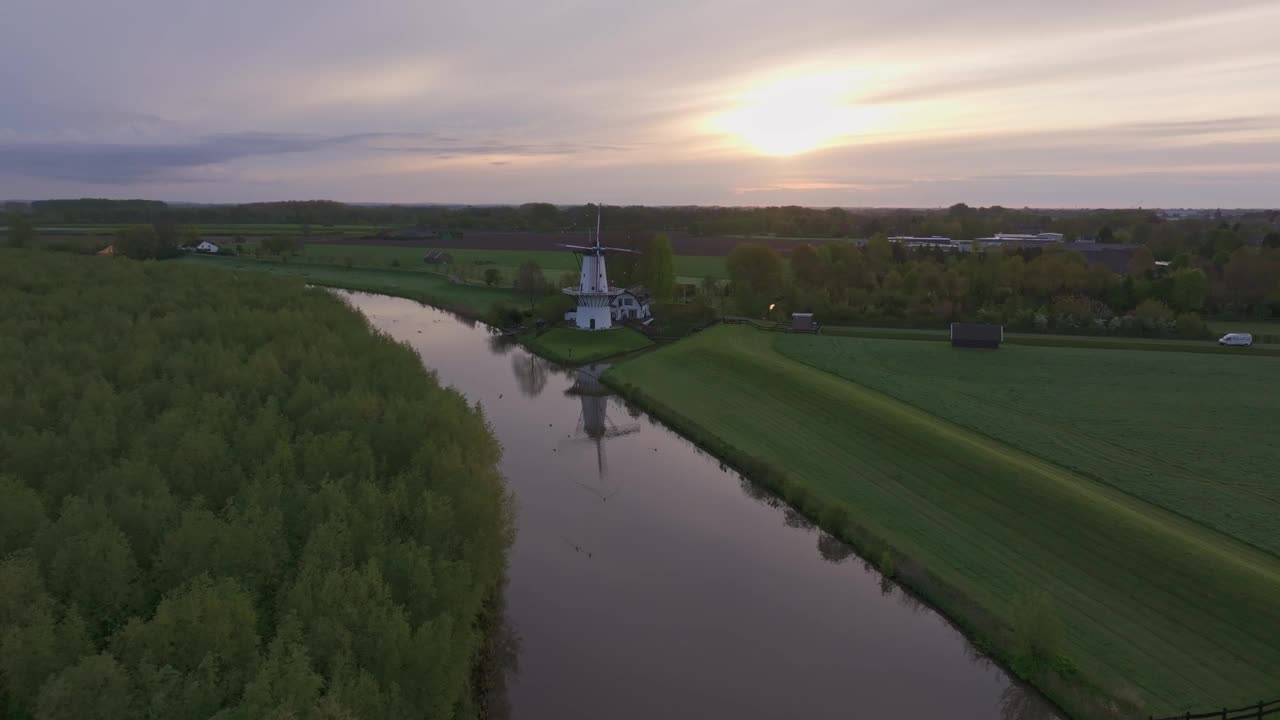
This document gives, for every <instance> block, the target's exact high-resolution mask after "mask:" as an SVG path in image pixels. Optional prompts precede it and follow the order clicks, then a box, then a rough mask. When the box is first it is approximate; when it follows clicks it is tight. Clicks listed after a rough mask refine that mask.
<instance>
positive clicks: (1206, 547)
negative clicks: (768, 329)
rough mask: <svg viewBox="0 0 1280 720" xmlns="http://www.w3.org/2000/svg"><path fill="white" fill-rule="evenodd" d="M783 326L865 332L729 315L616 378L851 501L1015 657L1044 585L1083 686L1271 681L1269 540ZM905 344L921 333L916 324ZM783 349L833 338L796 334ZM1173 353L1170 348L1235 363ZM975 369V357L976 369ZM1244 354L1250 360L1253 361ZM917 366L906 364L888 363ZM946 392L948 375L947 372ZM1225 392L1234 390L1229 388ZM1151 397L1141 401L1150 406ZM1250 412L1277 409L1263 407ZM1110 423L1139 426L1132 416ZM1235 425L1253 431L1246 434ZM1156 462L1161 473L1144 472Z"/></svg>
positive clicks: (1062, 693)
mask: <svg viewBox="0 0 1280 720" xmlns="http://www.w3.org/2000/svg"><path fill="white" fill-rule="evenodd" d="M775 339H777V340H778V342H779V344H780V345H781V346H786V345H788V344H789V343H791V342H793V341H810V340H815V341H817V342H819V343H825V342H844V343H854V344H856V343H858V342H868V341H853V340H828V339H824V338H808V337H803V338H801V337H792V336H777V335H775V334H773V333H765V332H759V331H756V330H752V329H749V328H745V327H733V326H721V327H716V328H713V329H711V330H708V331H705V332H703V333H700V334H698V335H695V336H693V337H691V338H688V339H686V340H682V341H680V342H677V343H674V344H672V345H670V346H668V347H665V348H662V349H659V350H656V351H654V352H652V353H648V354H646V355H643V356H640V357H637V358H634V359H631V360H628V361H626V362H624V363H622V364H620V365H618V366H616V367H615V368H614V369H613V370H610V371H609V373H607V375H606V379H607V380H608V381H609V382H610V383H611V384H614V385H617V386H620V387H622V389H623V391H624V392H625V393H626V394H628V395H630V396H631V397H633V398H636V399H638V400H640V401H641V402H642V404H644V405H646V406H648V407H650V408H652V409H654V410H655V411H656V412H657V413H658V414H659V415H661V416H664V417H665V418H666V419H668V420H669V421H672V422H673V424H676V425H678V426H680V427H681V429H683V430H685V431H687V432H690V433H691V434H692V436H693V437H701V438H702V440H703V441H704V442H708V444H712V445H716V446H718V447H720V448H721V449H722V451H723V450H724V448H730V449H731V452H728V453H727V454H728V455H730V456H731V457H730V458H729V459H730V460H733V461H735V462H739V463H742V462H744V461H751V462H763V463H768V464H769V465H771V466H772V467H776V468H782V469H783V472H784V474H785V477H786V478H787V479H788V481H789V482H792V483H795V484H798V485H799V486H802V487H803V488H804V489H806V490H807V493H808V494H811V495H812V496H813V498H814V500H815V502H813V503H810V502H808V501H807V500H806V502H805V503H804V505H805V507H807V508H810V507H812V506H813V505H815V504H816V505H817V506H818V507H819V508H821V514H820V517H823V518H830V517H836V518H839V517H842V515H841V514H840V513H834V514H833V513H831V512H830V511H831V510H832V509H839V510H840V511H841V512H842V513H844V515H843V516H844V517H847V518H849V520H851V521H852V523H853V525H855V526H857V527H859V528H861V529H862V531H865V532H866V533H868V534H870V535H872V536H874V537H876V538H879V539H881V540H883V541H884V542H885V543H887V545H888V546H889V547H891V548H892V549H893V550H894V552H895V553H896V554H900V556H901V557H903V558H906V559H909V560H910V561H911V562H912V563H916V564H918V565H919V566H921V567H923V569H924V570H925V571H927V573H929V574H931V575H932V576H933V577H934V578H936V579H937V581H938V582H939V583H940V584H941V585H942V586H943V587H944V588H945V589H947V590H948V591H954V593H955V594H958V596H959V597H960V598H962V599H961V600H956V599H954V597H953V596H952V593H951V592H933V590H934V589H933V588H930V587H928V583H924V584H925V585H926V587H923V588H920V589H922V591H924V592H925V594H926V596H928V597H929V598H930V599H931V600H933V601H934V602H935V603H936V604H938V605H939V606H940V608H941V609H942V610H943V611H944V612H947V613H948V614H950V615H952V616H953V617H955V618H957V619H958V620H959V621H960V622H961V623H962V624H965V625H966V626H968V627H970V628H971V629H973V628H976V629H977V631H978V632H980V633H981V634H982V635H984V636H986V637H988V638H989V639H990V641H991V642H992V643H993V647H994V648H995V650H996V651H997V654H1001V655H1002V656H1004V657H1006V658H1008V657H1010V655H1011V653H1012V652H1013V651H1012V648H1013V647H1015V646H1016V642H1017V638H1016V637H1012V636H1011V635H1010V634H1009V632H1008V626H1009V619H1010V618H1011V617H1012V616H1013V615H1014V614H1015V608H1016V607H1018V606H1019V603H1020V602H1021V598H1024V597H1026V596H1028V595H1030V594H1034V593H1035V592H1037V591H1040V590H1044V591H1047V592H1048V593H1050V595H1051V597H1052V602H1053V608H1054V611H1055V612H1056V614H1057V615H1058V617H1059V618H1060V619H1061V623H1062V627H1063V628H1064V634H1063V636H1062V640H1061V648H1060V651H1059V654H1060V655H1061V656H1063V657H1065V658H1066V659H1067V661H1069V665H1068V667H1072V668H1074V669H1075V671H1076V672H1077V673H1078V678H1079V679H1080V680H1081V681H1082V682H1083V684H1084V686H1086V687H1087V686H1093V687H1096V688H1098V689H1099V690H1100V691H1101V694H1102V695H1103V696H1105V697H1110V698H1112V699H1116V700H1118V702H1119V703H1120V704H1121V707H1122V708H1123V712H1121V713H1120V714H1119V716H1124V714H1125V713H1132V712H1133V711H1138V712H1141V713H1144V714H1145V713H1148V712H1149V713H1154V714H1157V715H1159V714H1165V713H1173V712H1183V711H1185V710H1186V709H1188V708H1199V707H1206V706H1208V707H1212V706H1222V705H1224V704H1225V705H1232V706H1234V705H1239V704H1243V703H1246V702H1255V701H1256V699H1257V698H1261V697H1269V696H1270V695H1273V694H1274V693H1275V690H1276V688H1275V678H1276V677H1280V603H1277V602H1275V598H1276V597H1280V559H1278V558H1277V557H1276V556H1274V555H1271V554H1268V553H1266V552H1263V551H1261V550H1258V549H1257V548H1255V547H1251V546H1248V545H1245V544H1244V543H1241V542H1239V541H1237V540H1235V539H1234V538H1232V537H1230V536H1228V535H1225V534H1223V533H1219V532H1216V531H1214V530H1211V529H1209V528H1207V527H1205V526H1203V525H1201V524H1198V523H1195V522H1192V521H1190V520H1188V519H1186V518H1184V517H1182V516H1180V515H1176V514H1174V513H1170V512H1168V511H1165V510H1163V509H1162V508H1160V507H1157V506H1155V505H1153V504H1150V503H1147V502H1144V501H1142V500H1139V499H1138V498H1136V497H1134V496H1132V495H1129V494H1126V493H1122V492H1119V491H1117V490H1115V489H1114V488H1113V487H1111V486H1109V485H1106V484H1103V483H1099V482H1097V481H1094V480H1092V479H1090V478H1089V477H1087V476H1086V475H1084V474H1082V473H1080V472H1076V471H1073V470H1072V469H1071V468H1069V467H1064V466H1062V465H1057V464H1053V463H1050V462H1047V461H1045V460H1044V459H1041V458H1039V457H1036V456H1035V455H1033V454H1031V453H1029V452H1026V451H1024V450H1023V449H1021V448H1018V447H1012V446H1010V445H1006V444H1003V443H1000V442H997V441H996V440H994V439H992V437H990V436H989V435H988V434H985V433H986V431H985V430H984V434H979V433H977V432H974V431H972V430H970V429H968V428H965V427H962V426H960V425H958V424H956V423H953V422H949V421H948V420H947V419H945V418H944V417H941V416H939V415H935V414H932V413H929V412H926V411H925V410H922V409H920V408H918V407H914V406H912V405H910V404H908V403H905V402H902V401H899V400H897V399H895V398H894V397H891V396H890V395H888V394H885V393H883V392H880V391H877V390H875V389H872V388H871V387H868V386H865V385H862V384H859V383H855V382H852V381H849V380H846V379H844V378H841V377H838V376H837V375H835V374H832V373H828V372H825V371H823V370H819V369H817V368H816V367H813V366H811V365H809V364H806V363H804V362H800V361H798V360H795V359H792V358H790V357H787V356H786V355H784V354H783V353H781V352H778V350H776V349H775V347H774V341H775ZM876 342H877V343H881V342H888V341H876ZM906 347H909V348H911V349H915V350H921V349H925V348H926V346H925V345H924V344H922V343H906ZM785 349H787V350H788V351H789V352H791V353H793V354H809V355H812V354H817V355H821V354H822V353H824V352H828V353H829V352H831V351H830V349H829V348H827V347H826V346H823V345H819V346H813V347H810V346H806V345H804V344H803V343H802V344H800V345H796V346H792V347H788V348H785ZM948 349H949V348H948ZM999 352H1000V353H1002V354H1003V353H1006V352H1008V354H1009V355H1018V354H1021V353H1030V352H1032V351H1031V350H1030V349H1019V351H1018V352H1009V351H1008V350H1007V349H1005V350H1001V351H999ZM1080 352H1083V353H1087V354H1089V355H1092V356H1094V357H1096V358H1099V359H1101V360H1102V361H1106V358H1108V357H1110V356H1113V355H1116V356H1122V357H1117V358H1116V359H1115V360H1114V361H1113V362H1116V363H1121V362H1125V361H1128V362H1134V359H1133V358H1132V357H1131V355H1138V356H1139V361H1138V364H1142V363H1145V362H1147V361H1155V360H1157V359H1159V358H1163V357H1164V356H1165V355H1166V354H1162V353H1141V354H1130V353H1117V352H1106V353H1101V352H1099V353H1092V352H1090V351H1080ZM1168 355H1169V357H1170V358H1171V360H1170V362H1172V361H1173V360H1182V361H1187V362H1192V363H1194V362H1196V361H1204V362H1213V363H1215V364H1216V366H1218V367H1229V366H1232V365H1236V364H1241V363H1236V362H1234V361H1232V362H1228V361H1225V360H1217V359H1214V358H1212V357H1211V356H1206V357H1204V358H1201V356H1195V355H1186V354H1181V353H1178V354H1168ZM975 356H980V357H990V355H989V354H986V353H979V354H975ZM1013 359H1018V358H1016V357H1015V358H1013ZM1010 362H1012V360H1010ZM1250 362H1251V361H1250ZM1256 362H1259V363H1266V364H1269V363H1271V362H1272V361H1269V360H1260V361H1256ZM885 372H888V371H885ZM968 372H969V375H970V376H972V375H975V374H979V373H980V372H982V369H981V368H973V367H969V368H968ZM1080 372H1083V370H1081V371H1080ZM1168 372H1169V373H1173V372H1175V371H1174V370H1173V369H1169V370H1168ZM1224 372H1227V373H1228V376H1227V377H1228V378H1230V380H1222V381H1220V382H1221V383H1222V384H1224V385H1226V384H1228V383H1232V384H1239V383H1243V382H1247V381H1248V378H1249V377H1252V375H1250V373H1253V372H1262V370H1256V371H1255V370H1254V369H1247V368H1237V369H1236V370H1230V369H1228V370H1225V371H1224ZM1236 373H1244V376H1243V379H1242V378H1241V376H1239V375H1237V374H1236ZM1076 379H1077V384H1078V382H1079V380H1080V378H1076ZM906 380H907V378H904V377H902V376H898V377H897V378H896V379H890V380H885V381H884V382H885V383H886V386H888V385H891V384H893V383H898V384H904V383H905V382H906ZM1166 381H1168V378H1166ZM927 384H928V383H927V382H922V383H921V385H925V386H927ZM1156 385H1158V383H1156V382H1155V381H1152V384H1150V385H1141V386H1137V387H1135V388H1134V389H1133V391H1132V392H1131V394H1129V395H1127V396H1126V397H1128V398H1129V400H1130V401H1133V400H1134V394H1135V393H1139V392H1141V391H1143V389H1144V388H1146V389H1149V388H1150V387H1153V386H1156ZM1072 387H1073V388H1074V389H1076V390H1078V387H1076V386H1075V385H1073V386H1072ZM891 389H892V388H891ZM1256 389H1257V388H1256V386H1253V390H1254V391H1255V392H1256ZM921 392H925V391H924V390H921ZM933 392H935V393H939V394H942V393H944V392H952V391H949V390H939V389H938V388H936V387H935V388H934V390H933ZM1238 392H1239V393H1243V392H1244V391H1243V390H1242V391H1238ZM1230 394H1231V396H1232V397H1237V396H1238V395H1237V391H1235V390H1232V391H1231V393H1230ZM1103 395H1104V394H1103V393H1099V394H1098V396H1097V397H1098V398H1102V397H1103ZM1112 398H1113V399H1115V395H1114V394H1113V396H1112ZM1202 400H1203V398H1202ZM1096 401H1097V402H1101V400H1096ZM1255 405H1256V403H1255ZM1163 411H1164V412H1169V409H1168V408H1167V407H1166V408H1163ZM1143 412H1144V413H1146V412H1147V411H1146V410H1144V411H1143ZM1155 412H1156V411H1155V410H1154V409H1153V410H1151V411H1150V413H1151V414H1149V415H1146V416H1145V417H1147V419H1148V420H1150V418H1153V417H1157V416H1156V414H1155ZM1255 412H1258V413H1261V416H1260V417H1273V415H1271V414H1270V413H1271V411H1270V410H1268V409H1266V408H1260V409H1257V410H1256V411H1255ZM1258 417H1259V416H1256V415H1255V416H1252V418H1253V419H1254V420H1256V419H1258ZM1222 420H1223V418H1221V417H1220V418H1217V419H1216V420H1206V421H1204V422H1205V424H1206V425H1212V424H1213V423H1214V422H1221V421H1222ZM1102 422H1104V423H1105V422H1106V421H1105V419H1104V420H1103V421H1102ZM1194 422H1195V420H1194V418H1184V417H1178V418H1177V420H1175V421H1169V420H1168V419H1167V417H1166V419H1165V420H1163V421H1162V423H1163V424H1166V425H1173V424H1175V423H1186V424H1194ZM1244 424H1245V421H1243V420H1242V421H1239V422H1234V421H1233V422H1232V424H1231V429H1230V430H1229V431H1226V432H1219V433H1216V435H1217V436H1218V437H1222V436H1223V435H1225V436H1227V437H1229V438H1230V437H1232V432H1234V431H1236V430H1237V429H1240V428H1242V426H1243V425H1244ZM1274 426H1275V424H1274V423H1272V425H1271V427H1274ZM1111 429H1112V431H1113V432H1132V431H1134V427H1133V425H1132V423H1130V424H1129V425H1125V424H1124V422H1123V418H1121V419H1120V420H1119V421H1117V422H1114V423H1113V424H1112V425H1111ZM1246 431H1247V430H1246ZM1188 432H1190V431H1188ZM1258 432H1261V429H1260V430H1259V431H1258ZM1140 437H1141V436H1140ZM1248 437H1254V436H1252V435H1249V436H1248ZM1232 443H1233V444H1234V445H1235V448H1236V449H1239V448H1241V447H1245V442H1239V443H1237V442H1236V441H1234V440H1233V441H1232ZM1161 447H1165V446H1164V445H1162V446H1161ZM1147 452H1148V454H1150V453H1151V452H1152V451H1151V450H1148V451H1147ZM732 456H736V457H732ZM1131 465H1132V464H1130V466H1131ZM1272 474H1274V473H1272ZM1219 477H1221V476H1219ZM1157 480H1158V479H1157V478H1155V477H1153V476H1148V479H1147V482H1148V483H1149V484H1153V485H1154V483H1156V482H1157ZM1237 480H1238V482H1236V483H1233V484H1231V485H1230V486H1229V487H1228V488H1227V489H1226V491H1227V492H1228V493H1236V496H1237V497H1242V496H1243V495H1242V493H1244V492H1247V490H1246V488H1254V489H1256V488H1257V486H1258V483H1259V482H1260V481H1259V480H1258V479H1256V478H1255V479H1253V480H1247V479H1246V478H1243V477H1242V478H1238V479H1237ZM824 522H826V521H825V520H824ZM826 524H828V525H830V523H829V522H827V523H826ZM1243 527H1245V528H1246V532H1248V533H1249V535H1250V536H1251V537H1257V538H1266V537H1267V532H1266V530H1265V528H1262V527H1255V526H1252V525H1249V524H1248V523H1245V524H1244V525H1243ZM993 618H994V620H993ZM1037 684H1038V685H1040V686H1041V687H1042V689H1044V690H1045V691H1046V692H1048V693H1049V694H1050V696H1051V697H1052V698H1053V699H1054V700H1055V701H1057V702H1059V703H1061V704H1062V705H1063V706H1064V707H1065V708H1066V709H1067V710H1068V711H1071V712H1073V713H1074V714H1075V715H1078V716H1080V717H1094V716H1097V715H1098V714H1099V713H1098V709H1097V707H1096V706H1090V707H1084V706H1082V703H1084V702H1085V700H1083V698H1084V697H1086V696H1087V695H1088V694H1089V693H1088V692H1087V691H1086V692H1084V693H1080V694H1078V693H1076V692H1074V691H1072V690H1069V689H1064V688H1066V687H1068V686H1064V685H1062V684H1061V683H1055V682H1053V681H1051V680H1049V681H1046V680H1045V679H1044V678H1038V679H1037Z"/></svg>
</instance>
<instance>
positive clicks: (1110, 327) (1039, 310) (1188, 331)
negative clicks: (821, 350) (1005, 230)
mask: <svg viewBox="0 0 1280 720" xmlns="http://www.w3.org/2000/svg"><path fill="white" fill-rule="evenodd" d="M1180 258H1181V260H1180V261H1179V262H1175V263H1173V264H1171V265H1170V267H1168V268H1167V269H1164V270H1160V271H1157V269H1156V267H1155V266H1154V264H1153V262H1152V260H1151V254H1150V253H1149V252H1146V249H1145V248H1138V250H1137V252H1135V253H1134V257H1133V260H1132V261H1131V263H1130V266H1129V268H1128V272H1127V273H1126V274H1123V275H1121V274H1117V273H1115V272H1112V271H1111V270H1109V269H1108V268H1107V267H1106V266H1104V265H1102V264H1101V263H1097V262H1090V261H1089V260H1088V259H1087V258H1086V257H1085V256H1084V255H1083V254H1081V253H1079V252H1074V251H1063V250H1061V249H1059V248H1050V249H1048V250H1046V251H1043V252H1041V251H1039V250H1035V251H1026V250H1017V249H1010V250H1005V251H1000V250H987V251H984V252H971V253H959V254H957V253H949V254H948V253H940V252H931V251H928V250H923V251H916V250H907V249H905V248H902V247H901V246H898V245H895V244H892V243H889V242H888V241H887V240H885V239H884V238H873V239H872V240H871V241H870V242H868V243H867V244H866V246H865V247H857V246H855V245H854V244H853V243H850V242H844V241H837V242H832V243H826V244H823V245H821V246H820V247H816V248H815V247H813V246H810V245H808V244H801V245H798V246H797V247H796V248H795V249H794V250H793V251H792V253H791V257H790V258H789V259H786V260H784V259H783V258H781V257H780V256H779V255H778V254H777V253H776V252H775V251H774V250H773V249H772V248H770V247H769V246H767V245H764V244H762V243H744V244H742V245H739V246H737V247H736V248H734V250H733V252H731V253H730V254H729V256H728V257H727V258H726V261H725V264H726V267H727V268H728V270H729V278H730V284H729V286H728V288H727V290H728V293H729V295H730V296H731V297H732V299H733V301H734V305H735V306H736V309H737V312H739V313H742V314H745V315H749V316H752V317H763V316H764V315H765V313H766V312H767V310H768V307H769V305H770V304H775V303H776V304H778V305H779V306H780V309H775V313H774V317H775V318H776V317H784V316H783V315H781V312H784V311H800V310H805V311H813V312H816V313H817V314H818V317H819V318H820V320H821V321H822V322H825V323H827V324H875V325H887V326H903V325H905V326H918V327H940V326H942V325H943V324H944V323H946V322H951V321H957V320H963V321H978V322H991V323H1001V324H1004V325H1006V326H1008V327H1009V328H1010V329H1013V330H1021V331H1028V332H1050V331H1051V332H1063V333H1086V334H1094V335H1106V334H1112V335H1147V336H1158V337H1164V336H1179V337H1190V338H1195V337H1204V336H1205V334H1206V333H1207V329H1206V328H1205V324H1204V323H1203V321H1202V320H1201V315H1202V314H1209V313H1212V314H1220V315H1226V316H1238V317H1251V318H1268V317H1280V249H1272V248H1267V247H1240V248H1236V249H1235V250H1234V251H1232V252H1231V253H1230V254H1229V255H1228V256H1227V257H1226V259H1225V260H1224V261H1223V262H1222V263H1221V264H1220V265H1219V264H1218V263H1216V262H1212V261H1201V260H1199V259H1197V258H1194V257H1191V256H1188V255H1183V256H1180Z"/></svg>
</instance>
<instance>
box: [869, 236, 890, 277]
mask: <svg viewBox="0 0 1280 720" xmlns="http://www.w3.org/2000/svg"><path fill="white" fill-rule="evenodd" d="M867 260H868V261H869V262H870V264H871V269H872V271H873V272H875V274H876V275H877V276H882V275H884V273H886V272H888V270H889V265H890V264H892V263H893V246H892V244H891V243H890V242H889V239H888V238H886V237H885V236H883V235H876V236H875V237H873V238H871V239H870V240H868V241H867Z"/></svg>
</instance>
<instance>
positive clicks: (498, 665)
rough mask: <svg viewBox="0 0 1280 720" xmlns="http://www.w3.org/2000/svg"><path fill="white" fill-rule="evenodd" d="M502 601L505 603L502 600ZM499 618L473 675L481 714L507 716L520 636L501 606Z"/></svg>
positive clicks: (494, 719)
mask: <svg viewBox="0 0 1280 720" xmlns="http://www.w3.org/2000/svg"><path fill="white" fill-rule="evenodd" d="M504 604H505V603H504ZM499 612H500V613H501V618H502V620H501V622H499V623H498V625H497V627H495V628H493V629H492V634H491V635H490V636H489V638H488V644H487V645H486V646H485V647H484V650H483V651H482V652H483V655H484V656H483V658H482V659H481V662H480V668H481V669H480V670H479V671H478V672H477V673H476V674H475V675H474V676H473V678H472V682H473V683H475V694H476V700H477V701H478V702H479V704H480V713H479V715H480V717H482V718H487V719H488V720H507V719H508V718H510V717H511V698H510V697H509V696H508V694H507V688H508V686H509V685H510V683H511V680H513V679H514V678H515V677H516V676H517V675H519V674H520V636H519V635H518V634H517V633H516V630H515V628H514V627H513V626H512V625H511V620H510V618H508V617H507V614H506V612H505V610H504V609H502V608H499Z"/></svg>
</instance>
